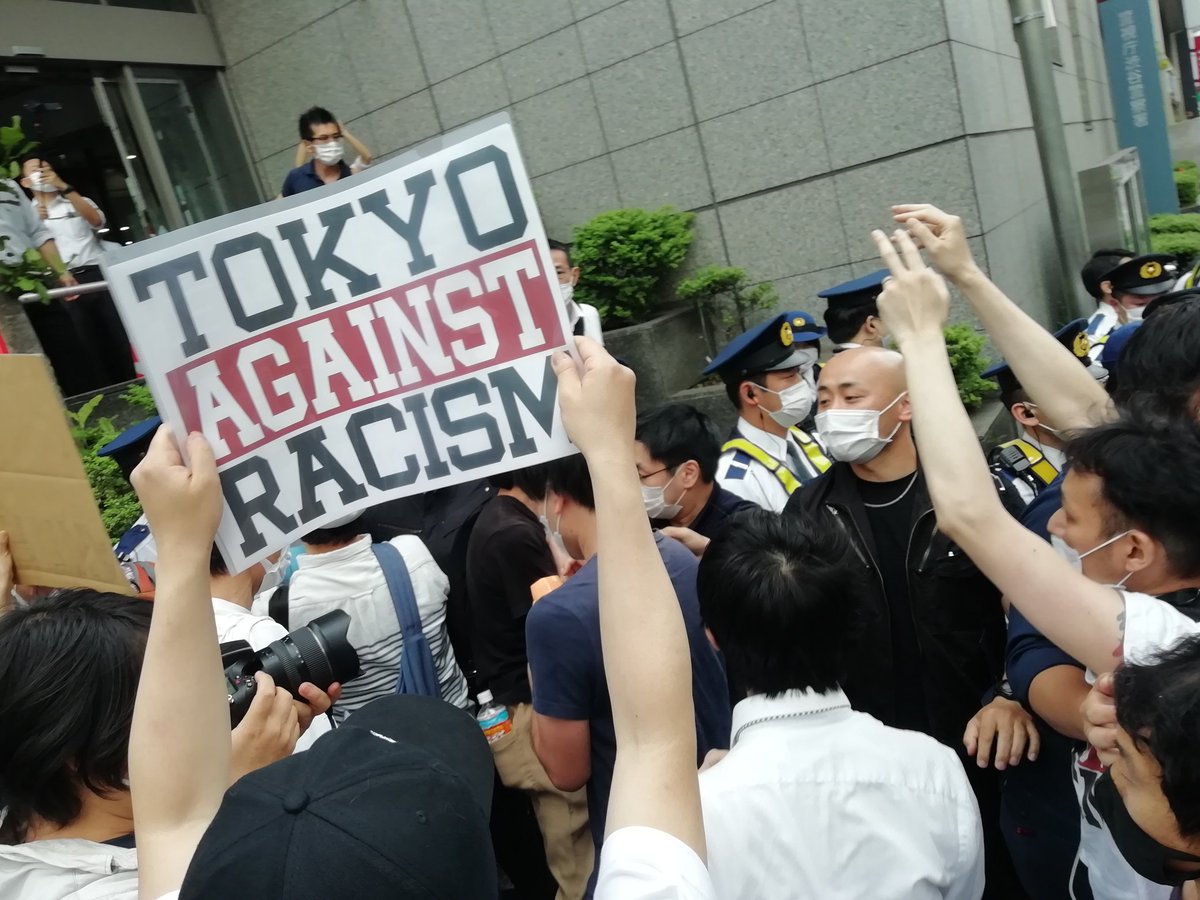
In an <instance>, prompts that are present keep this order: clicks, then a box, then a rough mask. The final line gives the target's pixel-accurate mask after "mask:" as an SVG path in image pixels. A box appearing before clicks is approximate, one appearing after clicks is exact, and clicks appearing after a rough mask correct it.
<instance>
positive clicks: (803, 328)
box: [704, 310, 825, 381]
mask: <svg viewBox="0 0 1200 900" xmlns="http://www.w3.org/2000/svg"><path fill="white" fill-rule="evenodd" d="M824 334H825V329H824V328H822V327H821V326H820V325H818V324H817V323H816V321H815V320H814V319H813V317H812V315H811V314H809V313H806V312H804V311H802V310H797V311H794V312H785V313H780V314H779V315H777V316H776V317H775V318H773V319H768V320H767V321H766V322H763V323H762V324H760V325H755V326H754V327H753V328H751V329H750V330H749V331H746V332H743V333H742V334H739V335H738V336H737V337H735V338H734V339H733V340H732V341H730V342H729V343H728V344H726V345H725V346H724V347H722V348H721V350H720V352H719V353H717V355H716V356H715V357H713V360H712V362H710V363H709V364H708V365H707V366H706V367H705V369H704V374H705V375H711V374H713V373H714V372H715V373H717V374H718V375H720V376H721V378H722V379H724V380H725V381H732V380H737V379H740V378H744V377H745V376H747V375H753V374H755V373H757V372H777V371H779V370H781V369H791V368H794V367H796V366H798V365H800V364H801V363H802V362H804V357H803V356H802V355H801V354H800V353H799V352H798V350H797V347H796V345H797V344H804V343H808V342H810V341H818V340H820V339H821V338H822V337H823V336H824Z"/></svg>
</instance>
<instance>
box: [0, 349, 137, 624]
mask: <svg viewBox="0 0 1200 900" xmlns="http://www.w3.org/2000/svg"><path fill="white" fill-rule="evenodd" d="M0 383H2V384H3V385H4V390H3V391H0V421H3V422H4V425H5V427H4V428H3V429H0V530H4V531H7V532H8V535H9V543H10V546H11V548H12V556H13V566H14V569H15V572H14V580H15V582H16V583H17V584H29V585H42V586H44V587H65V588H70V587H90V588H95V589H96V590H98V591H115V592H117V593H121V594H131V593H133V591H132V589H131V588H130V587H129V582H128V581H127V580H126V579H125V576H124V575H123V574H121V567H120V566H119V565H117V558H116V557H115V556H114V555H113V552H112V542H111V541H109V539H108V535H107V534H105V533H104V525H103V523H102V522H101V521H100V510H98V509H97V508H96V499H95V497H93V496H92V488H91V485H90V484H88V479H87V475H86V474H85V473H84V471H83V461H82V460H81V459H80V458H79V452H78V451H77V450H76V449H75V441H74V440H72V438H71V432H70V430H69V429H68V427H67V417H66V412H65V411H64V410H63V407H62V401H61V400H60V399H59V396H58V388H57V387H56V386H55V384H54V378H53V377H52V376H51V374H50V369H49V368H48V366H47V365H46V360H45V358H44V357H41V356H5V355H0ZM0 605H3V600H2V599H0Z"/></svg>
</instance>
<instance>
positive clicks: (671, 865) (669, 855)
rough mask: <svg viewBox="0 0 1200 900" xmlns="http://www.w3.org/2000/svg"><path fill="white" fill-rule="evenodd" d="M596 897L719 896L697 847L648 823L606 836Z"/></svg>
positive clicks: (709, 899)
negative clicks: (690, 845) (651, 826)
mask: <svg viewBox="0 0 1200 900" xmlns="http://www.w3.org/2000/svg"><path fill="white" fill-rule="evenodd" d="M595 898H596V900H716V898H717V894H716V893H714V892H713V883H712V879H711V878H709V877H708V872H707V871H705V868H704V861H703V860H701V859H700V857H699V856H697V855H696V851H695V850H693V849H692V848H691V847H689V846H688V845H687V844H685V843H684V842H683V841H681V840H679V838H677V837H675V836H674V835H671V834H667V833H666V832H665V831H659V830H658V829H657V828H650V827H647V826H645V825H630V826H627V827H625V828H619V829H617V830H616V831H614V832H613V833H612V834H610V835H609V836H608V837H607V838H605V840H604V849H602V850H601V851H600V874H599V876H598V877H597V880H596V893H595Z"/></svg>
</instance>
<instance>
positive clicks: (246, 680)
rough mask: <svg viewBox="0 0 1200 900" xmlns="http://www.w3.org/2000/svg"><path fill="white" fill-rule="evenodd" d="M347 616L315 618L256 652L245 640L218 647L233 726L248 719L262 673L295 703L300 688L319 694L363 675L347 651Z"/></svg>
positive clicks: (337, 611) (349, 649)
mask: <svg viewBox="0 0 1200 900" xmlns="http://www.w3.org/2000/svg"><path fill="white" fill-rule="evenodd" d="M349 629H350V616H349V615H348V614H347V613H345V612H344V611H342V610H340V609H335V610H334V611H333V612H327V613H325V615H323V616H318V617H317V618H315V619H313V620H312V621H311V622H309V623H308V624H307V625H305V626H304V627H303V628H297V629H296V630H295V631H292V632H289V633H288V634H287V635H285V636H284V637H281V638H280V639H279V640H277V641H275V642H274V643H272V644H269V645H267V646H266V647H263V649H261V650H259V651H258V652H257V653H256V652H254V651H253V650H251V649H250V644H249V643H247V642H246V641H227V642H226V643H224V644H222V645H221V664H222V665H223V666H224V668H225V687H226V689H227V691H228V693H229V717H230V719H231V720H232V723H233V727H237V724H238V722H240V721H242V717H243V716H245V715H246V710H248V709H249V708H250V702H251V701H252V700H253V699H254V693H255V690H256V688H257V682H255V680H254V673H255V672H257V671H259V670H260V669H261V670H262V671H264V672H266V673H267V674H268V675H270V676H271V677H272V678H273V679H274V680H275V684H277V685H278V686H279V687H281V688H284V689H286V690H287V691H289V692H290V693H291V695H292V696H293V697H295V698H296V699H297V700H302V699H303V698H302V697H301V696H300V685H302V684H304V682H306V681H311V682H312V683H313V684H315V685H316V686H317V687H319V688H320V689H321V690H323V691H327V690H329V686H330V685H331V684H333V683H334V682H343V683H344V682H347V681H350V680H351V679H353V678H357V677H358V676H359V674H360V672H361V671H362V670H361V668H360V667H359V664H358V653H356V652H355V650H354V648H353V647H352V646H350V641H349V640H347V638H346V633H347V632H348V631H349Z"/></svg>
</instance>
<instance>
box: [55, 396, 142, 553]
mask: <svg viewBox="0 0 1200 900" xmlns="http://www.w3.org/2000/svg"><path fill="white" fill-rule="evenodd" d="M146 393H147V394H149V393H150V392H149V391H146ZM127 395H128V392H126V396H127ZM103 399H104V395H103V394H97V395H96V396H95V397H93V398H92V399H91V400H89V401H88V402H87V403H85V404H84V405H83V406H82V407H80V408H79V411H78V412H70V411H68V412H67V417H68V418H69V419H70V424H71V436H72V437H73V438H74V439H75V446H76V447H78V449H79V455H80V456H81V457H83V470H84V472H86V473H87V477H88V482H89V483H90V484H91V486H92V494H93V496H95V498H96V505H97V506H99V507H100V518H101V520H103V522H104V530H105V531H107V532H108V536H109V537H111V538H112V539H113V540H114V541H115V540H118V539H119V538H120V537H121V535H123V534H124V533H125V532H126V531H127V530H128V529H129V526H130V525H132V524H133V523H134V522H135V521H137V518H138V516H140V515H141V514H142V508H141V506H140V505H139V504H138V499H137V495H136V494H135V493H134V492H133V488H132V487H130V485H129V482H128V481H126V480H125V476H124V475H123V474H122V472H121V467H120V466H118V465H117V464H116V462H115V461H114V460H112V459H111V458H109V457H106V456H97V455H96V451H97V450H99V449H100V448H101V447H103V446H104V445H105V444H107V443H108V442H109V441H111V440H112V439H113V438H115V437H116V436H117V428H116V426H115V425H113V423H112V419H109V418H108V417H107V416H100V417H99V418H96V419H93V418H92V413H94V412H95V411H96V407H97V406H99V405H100V401H101V400H103Z"/></svg>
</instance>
